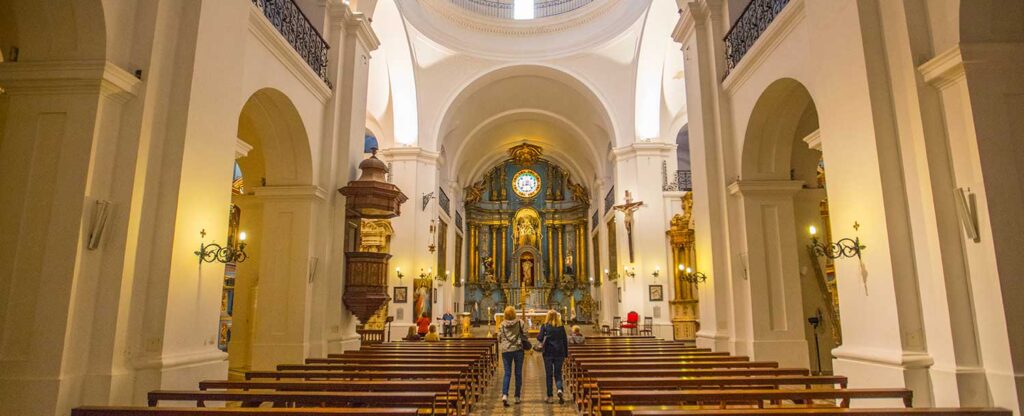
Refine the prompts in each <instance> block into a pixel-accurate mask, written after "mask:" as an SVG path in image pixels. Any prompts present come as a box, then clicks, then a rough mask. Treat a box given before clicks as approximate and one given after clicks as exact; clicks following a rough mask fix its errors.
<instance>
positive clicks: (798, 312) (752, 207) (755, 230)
mask: <svg viewBox="0 0 1024 416" xmlns="http://www.w3.org/2000/svg"><path fill="white" fill-rule="evenodd" d="M802 186H803V182H800V181H740V182H734V183H733V184H732V185H730V186H729V192H730V193H732V194H733V195H734V196H735V197H736V198H738V199H739V200H740V203H741V208H742V215H743V224H742V225H741V226H742V227H744V229H745V234H744V237H743V238H742V241H743V243H744V244H745V245H744V249H745V250H746V252H747V259H748V260H747V261H748V266H747V270H746V275H745V278H743V279H742V280H740V281H738V282H736V285H735V287H734V288H733V290H734V292H733V302H734V310H733V314H734V315H735V317H736V322H742V323H744V328H742V330H740V328H737V333H736V339H735V340H734V341H733V343H734V346H733V348H734V351H735V352H736V354H739V355H749V356H750V357H751V359H754V360H764V361H778V362H779V365H780V366H782V367H802V368H806V367H807V366H808V362H807V341H806V339H805V338H804V320H803V303H802V301H801V298H802V294H801V286H800V270H799V268H800V266H799V263H798V262H797V254H798V252H797V250H799V248H798V247H797V241H796V234H795V233H794V230H795V229H796V224H795V223H794V210H793V208H794V207H793V197H794V194H795V193H796V192H797V191H799V190H800V189H801V187H802Z"/></svg>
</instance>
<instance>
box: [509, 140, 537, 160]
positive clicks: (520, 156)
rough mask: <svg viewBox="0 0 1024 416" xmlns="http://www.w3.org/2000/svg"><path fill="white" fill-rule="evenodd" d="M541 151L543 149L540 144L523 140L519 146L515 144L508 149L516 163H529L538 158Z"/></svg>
mask: <svg viewBox="0 0 1024 416" xmlns="http://www.w3.org/2000/svg"><path fill="white" fill-rule="evenodd" d="M541 153H543V149H541V147H540V146H537V145H533V144H529V143H526V142H523V144H521V145H519V146H515V147H513V148H511V149H508V155H509V156H511V157H512V160H514V161H515V162H516V163H518V164H520V165H524V166H525V165H529V164H532V163H533V162H536V161H537V159H540V155H541Z"/></svg>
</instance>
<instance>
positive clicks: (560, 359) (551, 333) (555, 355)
mask: <svg viewBox="0 0 1024 416" xmlns="http://www.w3.org/2000/svg"><path fill="white" fill-rule="evenodd" d="M537 340H538V341H540V342H541V345H542V346H543V348H544V382H545V384H547V388H548V396H547V398H546V399H545V402H547V403H551V381H552V380H554V382H555V387H557V388H558V403H559V404H563V403H565V397H564V396H563V395H562V363H564V362H565V357H568V356H569V339H568V337H567V335H566V333H565V326H564V325H563V324H562V316H561V315H559V314H558V312H556V311H555V310H550V311H548V316H547V319H546V320H545V321H544V325H543V326H541V327H540V334H537Z"/></svg>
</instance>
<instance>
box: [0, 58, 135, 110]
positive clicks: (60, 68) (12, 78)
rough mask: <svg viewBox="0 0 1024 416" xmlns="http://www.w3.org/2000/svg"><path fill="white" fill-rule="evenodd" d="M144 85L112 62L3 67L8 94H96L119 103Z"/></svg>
mask: <svg viewBox="0 0 1024 416" xmlns="http://www.w3.org/2000/svg"><path fill="white" fill-rule="evenodd" d="M141 85H142V81H141V80H139V79H138V78H135V76H134V75H132V74H131V73H130V72H128V71H126V70H125V69H123V68H121V67H119V66H117V65H115V64H114V63H112V62H109V61H103V60H86V61H43V62H4V63H0V88H3V89H4V91H6V92H7V93H8V94H95V93H101V94H103V95H104V96H105V97H109V98H112V99H114V100H116V101H118V102H125V101H128V100H129V99H131V98H133V97H135V96H137V95H138V91H139V88H141Z"/></svg>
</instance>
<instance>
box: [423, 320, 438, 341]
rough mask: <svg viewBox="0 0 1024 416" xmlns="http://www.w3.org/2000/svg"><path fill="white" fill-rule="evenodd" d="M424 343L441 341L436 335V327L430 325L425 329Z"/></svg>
mask: <svg viewBox="0 0 1024 416" xmlns="http://www.w3.org/2000/svg"><path fill="white" fill-rule="evenodd" d="M423 340H424V341H427V342H438V341H440V340H441V336H440V335H438V334H437V325H433V324H431V325H430V328H428V329H427V336H425V337H423Z"/></svg>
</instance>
